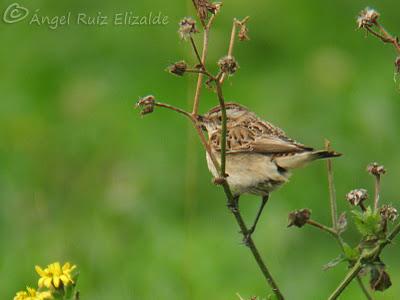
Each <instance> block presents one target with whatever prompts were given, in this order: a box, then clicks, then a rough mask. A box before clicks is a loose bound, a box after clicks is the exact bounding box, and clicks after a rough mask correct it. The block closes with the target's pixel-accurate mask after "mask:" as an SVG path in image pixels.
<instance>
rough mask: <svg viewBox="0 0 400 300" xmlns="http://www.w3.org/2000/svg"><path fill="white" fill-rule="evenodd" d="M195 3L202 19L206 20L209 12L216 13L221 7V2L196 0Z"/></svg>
mask: <svg viewBox="0 0 400 300" xmlns="http://www.w3.org/2000/svg"><path fill="white" fill-rule="evenodd" d="M193 2H194V5H195V6H196V10H197V12H198V14H199V17H200V19H201V20H202V21H205V20H206V19H207V17H208V13H209V12H210V13H212V14H213V15H215V14H216V13H218V12H219V10H220V9H221V6H222V3H221V2H214V3H210V1H208V0H194V1H193Z"/></svg>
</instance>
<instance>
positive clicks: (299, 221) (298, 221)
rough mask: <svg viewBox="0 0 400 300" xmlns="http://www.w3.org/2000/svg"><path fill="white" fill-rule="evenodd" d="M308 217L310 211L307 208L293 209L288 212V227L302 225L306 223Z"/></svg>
mask: <svg viewBox="0 0 400 300" xmlns="http://www.w3.org/2000/svg"><path fill="white" fill-rule="evenodd" d="M310 217H311V211H310V210H309V209H308V208H304V209H299V210H295V211H293V212H291V213H290V214H289V217H288V220H289V224H288V227H291V226H293V225H294V226H296V227H303V226H304V225H305V224H307V221H308V220H310Z"/></svg>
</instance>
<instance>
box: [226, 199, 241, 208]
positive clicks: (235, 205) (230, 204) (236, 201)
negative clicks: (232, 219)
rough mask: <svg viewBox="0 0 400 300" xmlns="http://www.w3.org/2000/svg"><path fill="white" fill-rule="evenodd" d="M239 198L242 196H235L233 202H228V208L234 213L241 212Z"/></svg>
mask: <svg viewBox="0 0 400 300" xmlns="http://www.w3.org/2000/svg"><path fill="white" fill-rule="evenodd" d="M239 197H240V196H234V197H233V199H232V201H229V200H228V204H227V206H228V208H229V209H230V210H231V211H232V212H237V211H238V210H239Z"/></svg>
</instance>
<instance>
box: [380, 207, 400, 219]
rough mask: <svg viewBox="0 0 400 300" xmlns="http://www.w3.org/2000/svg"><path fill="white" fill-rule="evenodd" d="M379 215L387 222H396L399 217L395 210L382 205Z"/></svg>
mask: <svg viewBox="0 0 400 300" xmlns="http://www.w3.org/2000/svg"><path fill="white" fill-rule="evenodd" d="M379 213H380V215H381V217H382V219H384V220H389V221H392V222H394V221H396V219H397V217H398V216H399V213H398V212H397V209H396V208H394V207H393V206H391V205H383V206H382V207H381V208H380V210H379Z"/></svg>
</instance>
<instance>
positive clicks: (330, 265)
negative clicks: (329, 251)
mask: <svg viewBox="0 0 400 300" xmlns="http://www.w3.org/2000/svg"><path fill="white" fill-rule="evenodd" d="M345 260H346V257H345V256H344V255H343V254H340V255H339V256H338V257H336V258H335V259H332V260H331V261H330V262H328V263H327V264H326V265H324V266H323V267H322V269H323V270H324V271H325V270H328V269H332V268H334V267H336V266H337V265H338V264H340V263H341V262H344V261H345Z"/></svg>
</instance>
